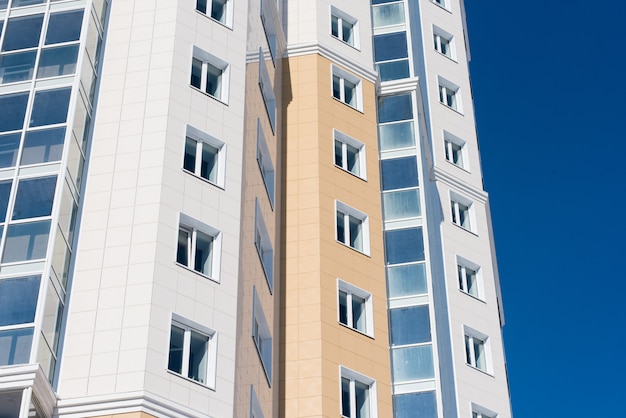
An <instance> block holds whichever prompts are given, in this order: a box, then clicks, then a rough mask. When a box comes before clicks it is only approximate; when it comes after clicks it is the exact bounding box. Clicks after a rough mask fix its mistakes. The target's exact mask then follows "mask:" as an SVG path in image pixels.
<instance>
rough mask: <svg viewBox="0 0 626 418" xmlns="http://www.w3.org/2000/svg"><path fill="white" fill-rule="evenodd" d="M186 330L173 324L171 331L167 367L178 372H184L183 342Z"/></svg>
mask: <svg viewBox="0 0 626 418" xmlns="http://www.w3.org/2000/svg"><path fill="white" fill-rule="evenodd" d="M184 339H185V331H184V330H183V329H182V328H178V327H177V326H174V325H172V330H171V332H170V355H169V360H168V362H167V368H168V369H169V370H171V371H173V372H176V373H178V374H180V373H182V372H183V342H184Z"/></svg>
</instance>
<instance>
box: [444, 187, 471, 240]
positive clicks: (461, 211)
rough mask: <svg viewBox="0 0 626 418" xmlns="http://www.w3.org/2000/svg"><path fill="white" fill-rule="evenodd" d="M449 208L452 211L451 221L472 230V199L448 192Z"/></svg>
mask: <svg viewBox="0 0 626 418" xmlns="http://www.w3.org/2000/svg"><path fill="white" fill-rule="evenodd" d="M450 209H451V212H452V223H453V224H455V225H458V226H460V227H461V228H463V229H467V230H468V231H473V230H474V222H473V211H472V209H473V208H472V201H471V200H468V199H466V198H464V197H461V196H459V195H457V194H456V193H452V192H451V193H450Z"/></svg>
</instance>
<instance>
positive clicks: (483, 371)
mask: <svg viewBox="0 0 626 418" xmlns="http://www.w3.org/2000/svg"><path fill="white" fill-rule="evenodd" d="M465 365H466V366H467V367H469V368H470V369H473V370H476V371H477V372H481V373H482V374H484V375H487V376H489V377H494V378H495V376H494V375H493V374H491V373H489V372H488V371H486V370H482V369H479V368H478V367H476V366H472V365H471V364H468V363H465Z"/></svg>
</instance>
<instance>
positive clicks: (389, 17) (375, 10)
mask: <svg viewBox="0 0 626 418" xmlns="http://www.w3.org/2000/svg"><path fill="white" fill-rule="evenodd" d="M372 3H384V4H373V5H372V25H373V27H374V29H377V28H383V27H387V26H395V25H402V24H404V22H405V18H404V2H401V1H396V2H393V1H392V2H372Z"/></svg>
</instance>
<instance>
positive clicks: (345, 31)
mask: <svg viewBox="0 0 626 418" xmlns="http://www.w3.org/2000/svg"><path fill="white" fill-rule="evenodd" d="M352 32H353V30H352V23H350V22H346V21H345V19H342V20H341V35H342V36H341V37H342V39H343V41H344V42H346V43H348V44H350V45H354V40H353V39H352Z"/></svg>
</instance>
